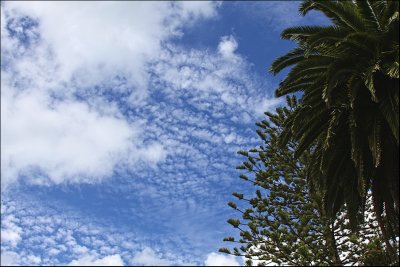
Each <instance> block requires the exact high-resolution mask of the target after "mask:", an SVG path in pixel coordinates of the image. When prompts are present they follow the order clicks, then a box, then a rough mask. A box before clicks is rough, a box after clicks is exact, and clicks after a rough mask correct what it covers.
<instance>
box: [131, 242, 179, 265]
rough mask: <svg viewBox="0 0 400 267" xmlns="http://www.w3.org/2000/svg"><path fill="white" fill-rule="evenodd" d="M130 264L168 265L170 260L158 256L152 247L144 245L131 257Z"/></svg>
mask: <svg viewBox="0 0 400 267" xmlns="http://www.w3.org/2000/svg"><path fill="white" fill-rule="evenodd" d="M132 264H133V265H141V266H168V265H171V264H172V262H171V261H169V260H166V259H162V258H160V257H159V256H158V255H157V254H156V253H155V252H154V250H153V249H151V248H149V247H145V248H144V249H143V250H142V251H141V252H138V253H137V254H136V255H135V256H134V257H133V258H132Z"/></svg>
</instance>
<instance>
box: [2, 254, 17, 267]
mask: <svg viewBox="0 0 400 267" xmlns="http://www.w3.org/2000/svg"><path fill="white" fill-rule="evenodd" d="M0 259H1V263H0V265H1V266H19V265H20V257H19V255H18V254H17V253H15V252H11V251H3V250H2V251H1V257H0Z"/></svg>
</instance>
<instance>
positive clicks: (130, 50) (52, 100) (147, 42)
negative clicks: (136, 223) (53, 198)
mask: <svg viewBox="0 0 400 267" xmlns="http://www.w3.org/2000/svg"><path fill="white" fill-rule="evenodd" d="M215 7H216V4H214V3H206V2H193V3H186V2H182V3H181V2H178V3H169V2H162V3H155V2H151V3H143V2H125V3H122V2H119V3H110V2H99V3H96V4H93V3H84V2H83V3H75V2H61V3H51V2H41V3H34V2H24V3H22V2H9V3H8V2H7V3H2V9H1V12H2V14H1V15H2V16H1V18H2V20H1V34H2V35H1V38H2V51H1V52H2V69H1V71H2V81H1V87H2V98H1V111H2V115H1V116H2V120H1V135H2V139H1V147H2V162H1V164H2V169H1V172H2V184H3V185H5V186H4V188H7V186H8V185H10V184H12V183H13V182H14V181H16V180H17V177H23V176H27V175H24V174H28V173H29V175H28V176H27V177H28V179H29V180H30V182H32V183H40V184H48V183H49V182H54V183H61V182H64V181H69V182H96V181H99V180H101V179H102V178H103V177H107V176H110V175H111V174H112V171H113V169H114V168H115V166H116V164H117V163H121V162H122V164H124V165H128V166H132V165H135V164H136V162H138V161H143V162H145V163H150V164H153V163H157V162H158V161H161V160H163V159H164V158H165V156H166V151H165V149H164V148H163V145H162V144H160V143H158V142H157V141H154V142H150V143H149V142H146V144H145V145H144V144H143V138H142V135H141V133H142V128H141V124H140V123H136V122H135V121H130V122H127V121H126V120H125V119H124V118H123V117H122V116H121V114H120V112H119V111H118V109H113V108H112V104H110V103H109V102H105V101H104V100H96V96H95V95H91V96H89V97H88V98H89V99H86V101H80V100H78V99H77V98H76V95H77V94H79V92H81V91H82V90H83V88H88V87H93V86H95V85H99V84H100V85H104V87H103V88H107V89H104V90H109V91H113V90H121V89H120V88H118V87H117V86H112V85H113V84H109V81H112V80H113V79H114V78H115V77H116V76H118V77H123V79H124V80H125V86H124V88H123V93H125V95H126V97H127V98H128V99H129V101H127V103H130V104H132V105H135V103H141V102H143V100H144V99H145V98H146V95H147V82H148V75H147V72H146V68H145V65H146V63H147V62H148V61H150V60H154V58H156V57H157V55H158V54H159V53H160V51H161V43H162V42H163V41H165V40H167V39H168V38H170V37H171V36H176V35H179V34H180V27H181V25H182V24H183V23H185V22H194V21H195V20H197V19H202V18H209V17H212V16H214V15H215ZM66 13H68V14H69V15H68V16H65V14H66ZM149 14H151V15H149ZM60 29H62V30H60ZM128 29H129V30H128ZM67 36H68V37H67ZM66 37H67V38H66ZM95 100H96V101H95ZM99 101H100V102H99ZM93 103H95V104H94V105H93ZM108 106H109V107H108Z"/></svg>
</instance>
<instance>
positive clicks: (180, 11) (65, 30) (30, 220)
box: [1, 1, 326, 266]
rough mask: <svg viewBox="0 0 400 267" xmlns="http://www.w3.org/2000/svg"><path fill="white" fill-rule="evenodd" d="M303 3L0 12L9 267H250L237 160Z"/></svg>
mask: <svg viewBox="0 0 400 267" xmlns="http://www.w3.org/2000/svg"><path fill="white" fill-rule="evenodd" d="M298 5H299V2H295V1H293V2H292V1H276V2H274V1H266V2H251V1H246V2H245V1H243V2H231V1H229V2H208V1H200V2H195V1H188V2H184V1H178V2H167V1H150V2H139V1H137V2H136V1H134V2H106V1H101V2H79V1H70V2H57V3H56V2H50V1H48V2H47V1H42V2H34V1H29V2H22V1H15V2H12V1H6V2H1V264H2V265H71V266H73V265H143V266H147V265H149V266H150V265H157V266H161V265H166V266H167V265H241V264H243V261H242V259H241V258H235V257H233V256H228V255H223V254H220V253H218V249H219V248H221V247H224V246H228V245H229V244H226V243H224V242H223V241H222V240H223V238H224V237H226V236H235V235H237V234H238V233H237V231H236V230H235V229H233V228H232V227H231V226H230V225H229V224H227V223H226V221H227V219H229V218H232V217H234V218H237V217H239V216H240V214H237V213H235V212H234V211H233V210H232V209H231V208H229V207H228V206H227V202H229V201H231V200H233V198H234V197H233V196H232V195H231V193H232V192H236V191H238V192H242V193H247V194H252V192H253V191H254V188H253V187H252V186H251V185H250V184H248V183H245V182H243V181H242V180H241V179H240V178H239V177H238V176H239V174H240V173H239V172H238V171H237V170H236V169H235V167H236V166H237V165H238V164H240V163H241V162H242V161H243V160H244V158H243V157H242V156H240V155H238V154H237V153H236V152H237V151H239V150H246V149H249V148H252V147H255V146H257V145H261V143H260V140H259V138H258V136H257V134H256V133H255V130H256V126H255V123H256V122H257V121H260V120H263V119H265V116H264V115H263V113H264V112H265V111H274V110H275V108H276V107H278V106H280V105H284V104H285V103H284V99H280V98H275V97H274V90H275V88H276V87H277V85H278V83H279V81H280V79H282V78H283V75H284V74H285V72H283V73H282V74H279V75H277V76H276V77H274V76H272V75H271V74H270V73H268V69H269V66H270V64H271V63H272V61H273V60H274V59H275V58H276V57H278V56H280V55H282V54H283V53H285V52H287V51H288V50H289V49H291V48H293V47H294V44H293V43H291V42H289V41H285V40H281V39H280V37H279V36H280V32H281V31H282V30H283V29H285V28H287V27H290V26H295V25H319V24H325V23H326V21H325V19H324V18H323V17H322V16H321V15H320V14H318V13H313V12H310V14H309V15H307V16H306V17H301V16H300V15H299V13H298Z"/></svg>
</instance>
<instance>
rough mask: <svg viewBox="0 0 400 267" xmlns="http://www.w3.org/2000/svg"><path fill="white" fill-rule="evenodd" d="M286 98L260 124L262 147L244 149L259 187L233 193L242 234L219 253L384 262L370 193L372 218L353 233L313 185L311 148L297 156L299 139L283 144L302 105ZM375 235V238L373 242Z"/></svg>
mask: <svg viewBox="0 0 400 267" xmlns="http://www.w3.org/2000/svg"><path fill="white" fill-rule="evenodd" d="M287 102H288V107H283V108H278V109H277V113H276V114H273V113H267V114H268V115H267V117H268V121H269V122H267V120H265V121H262V122H259V123H257V125H258V126H259V127H260V129H259V131H262V133H263V134H262V135H260V134H259V136H260V138H261V139H262V142H263V144H262V146H259V147H258V148H253V149H250V150H249V151H248V152H247V153H242V152H241V153H240V154H242V155H244V156H245V157H246V158H247V161H245V162H244V163H243V165H246V166H247V165H249V168H245V169H244V170H243V171H246V177H247V181H249V182H251V183H253V184H254V185H256V186H257V187H258V189H257V190H256V192H255V195H254V196H253V197H251V198H250V199H246V198H245V197H244V195H243V194H240V193H237V192H235V193H233V195H234V196H235V197H236V198H237V199H239V201H240V203H233V202H229V203H228V205H229V206H230V207H232V208H233V209H235V210H238V211H239V212H240V213H241V214H242V219H241V221H239V220H237V219H230V220H229V221H228V223H230V224H231V225H232V226H233V227H235V228H239V230H240V239H239V240H235V239H234V238H233V237H227V238H225V239H224V241H228V242H233V243H235V244H237V245H238V246H239V247H236V248H235V249H234V250H233V251H230V250H229V249H227V248H222V249H220V252H223V253H228V254H232V255H236V256H244V257H245V258H246V264H247V265H251V264H253V263H254V262H253V261H254V260H257V262H256V263H259V264H269V263H275V264H280V265H300V266H303V265H342V264H362V263H363V262H362V261H363V260H365V261H366V263H367V262H375V263H381V262H382V257H383V256H387V255H386V253H385V252H384V251H383V250H382V248H381V247H380V246H379V245H380V243H379V240H380V238H379V230H378V229H379V228H378V227H377V223H376V222H374V220H375V218H374V217H373V216H372V214H373V212H372V210H371V207H372V205H371V200H370V198H369V201H368V202H367V203H366V205H365V207H366V214H367V215H369V217H367V218H366V220H365V222H364V223H362V224H361V225H360V227H359V229H358V231H357V232H356V233H352V232H351V231H350V225H349V220H348V219H347V217H346V216H345V213H344V212H342V211H340V212H339V213H338V214H337V217H336V219H331V218H330V217H328V216H327V214H326V211H325V207H324V205H323V200H322V197H323V195H322V194H321V193H320V192H318V191H312V190H311V191H310V190H309V185H308V184H307V179H306V177H307V172H308V170H307V168H305V166H307V165H309V164H312V160H313V159H312V157H311V154H310V151H309V150H307V151H305V152H304V153H303V154H302V155H301V156H300V158H295V157H294V155H293V150H294V148H295V147H296V143H295V142H293V141H292V140H289V142H287V144H286V146H284V147H282V146H280V144H279V141H280V140H279V136H280V134H281V132H282V129H283V124H284V122H285V120H286V119H287V118H288V117H289V116H291V114H292V113H293V112H294V111H295V110H296V109H297V108H298V105H297V101H296V98H295V97H287ZM264 136H265V137H266V138H264ZM266 155H268V156H266ZM241 176H243V174H242V175H241ZM241 207H243V208H241ZM372 239H373V240H376V241H374V242H370V243H368V241H367V240H372ZM364 242H365V243H368V244H364Z"/></svg>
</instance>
